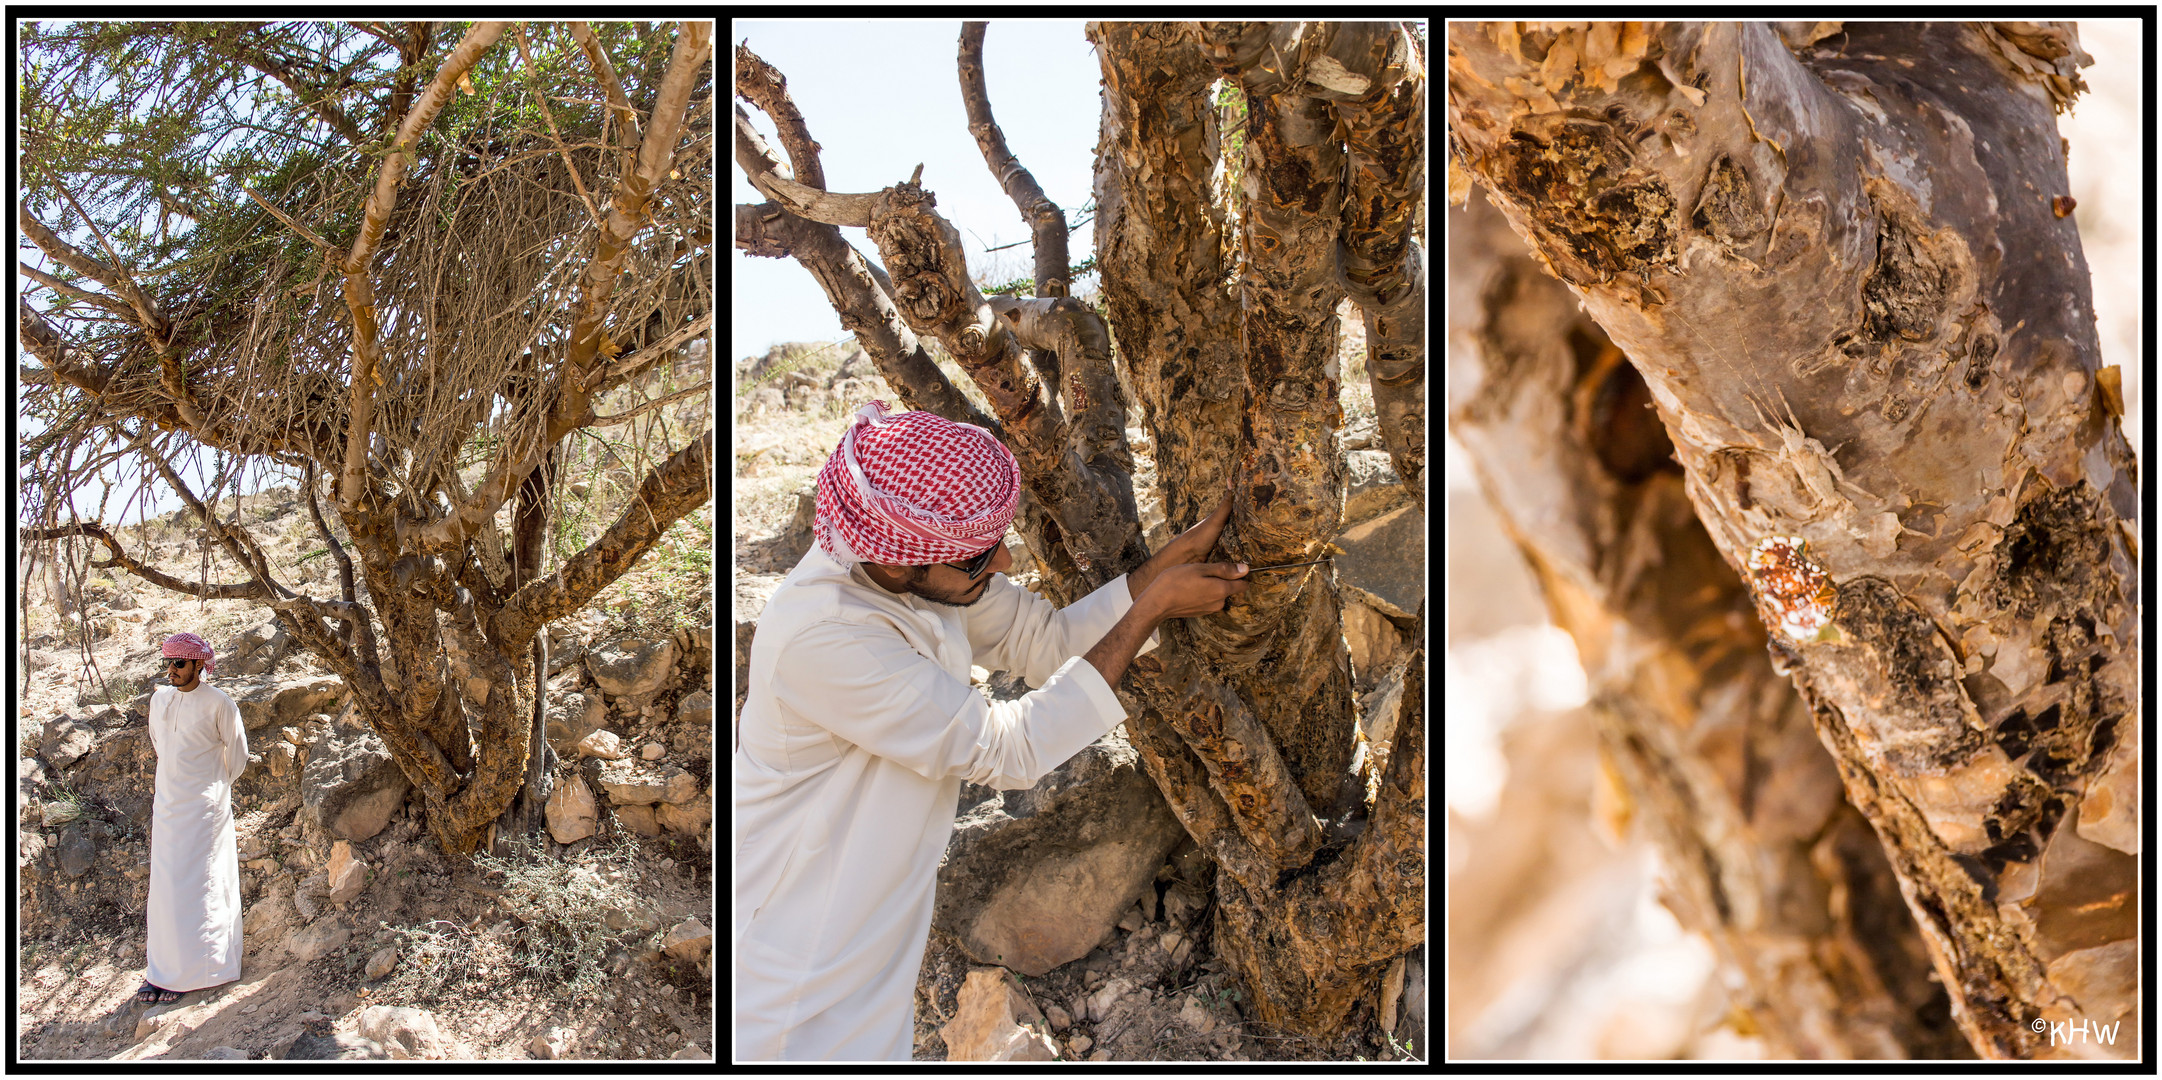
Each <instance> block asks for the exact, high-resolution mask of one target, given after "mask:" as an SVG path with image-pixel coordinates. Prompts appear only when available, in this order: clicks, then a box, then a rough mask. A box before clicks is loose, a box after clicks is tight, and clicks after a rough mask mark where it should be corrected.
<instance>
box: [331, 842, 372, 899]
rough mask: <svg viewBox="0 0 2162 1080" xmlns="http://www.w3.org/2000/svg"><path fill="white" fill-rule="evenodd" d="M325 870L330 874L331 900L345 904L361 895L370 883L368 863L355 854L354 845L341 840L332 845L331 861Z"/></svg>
mask: <svg viewBox="0 0 2162 1080" xmlns="http://www.w3.org/2000/svg"><path fill="white" fill-rule="evenodd" d="M323 869H324V872H325V873H327V874H329V875H330V879H329V880H330V902H331V903H333V904H338V905H341V906H342V905H344V904H347V903H350V902H352V900H353V898H354V897H357V896H359V895H360V890H361V889H362V888H363V887H364V886H365V885H366V884H367V883H368V864H367V863H365V862H363V861H361V860H360V859H358V858H355V857H354V856H353V845H351V844H349V843H347V842H345V841H343V840H340V841H338V842H337V843H335V844H332V845H331V846H330V863H329V865H327V866H325V867H324V868H323Z"/></svg>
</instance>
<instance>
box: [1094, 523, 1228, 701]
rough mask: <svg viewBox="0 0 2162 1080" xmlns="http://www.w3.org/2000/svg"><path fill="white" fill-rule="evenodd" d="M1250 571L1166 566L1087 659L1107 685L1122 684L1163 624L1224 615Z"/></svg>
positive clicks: (1206, 565)
mask: <svg viewBox="0 0 2162 1080" xmlns="http://www.w3.org/2000/svg"><path fill="white" fill-rule="evenodd" d="M1165 550H1169V549H1168V548H1167V549H1165ZM1245 573H1246V564H1245V563H1182V564H1180V565H1178V566H1171V567H1166V568H1165V569H1164V571H1163V573H1161V574H1158V575H1156V579H1155V580H1154V581H1151V582H1149V588H1148V591H1147V592H1145V593H1142V594H1141V595H1140V596H1139V597H1137V598H1136V599H1135V600H1134V606H1133V607H1132V608H1130V609H1128V610H1127V612H1126V615H1125V616H1124V617H1123V618H1121V619H1119V621H1118V624H1117V625H1116V626H1113V627H1112V628H1111V632H1110V633H1108V634H1105V635H1104V636H1103V640H1101V641H1098V642H1097V643H1096V646H1095V648H1092V649H1090V650H1089V651H1088V652H1086V653H1083V654H1082V657H1081V658H1082V659H1083V660H1086V661H1088V662H1089V663H1090V664H1092V665H1094V666H1095V668H1096V670H1097V672H1098V673H1099V674H1101V675H1103V677H1104V681H1105V682H1107V683H1110V684H1111V685H1112V686H1117V685H1118V684H1119V679H1120V678H1122V677H1124V676H1125V674H1126V665H1128V664H1130V663H1133V659H1134V654H1135V653H1138V652H1140V651H1141V646H1142V644H1143V643H1144V642H1146V641H1147V640H1148V637H1149V635H1150V634H1153V633H1155V632H1156V624H1157V623H1160V622H1162V621H1164V620H1165V619H1179V618H1185V617H1186V616H1189V615H1206V614H1209V613H1210V612H1214V611H1222V610H1223V609H1224V603H1225V601H1226V600H1228V599H1229V598H1231V597H1234V596H1237V595H1238V594H1240V593H1242V592H1245V591H1246V582H1244V581H1241V580H1239V579H1240V577H1241V576H1243V575H1244V574H1245Z"/></svg>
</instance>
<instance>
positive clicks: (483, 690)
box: [465, 675, 495, 705]
mask: <svg viewBox="0 0 2162 1080" xmlns="http://www.w3.org/2000/svg"><path fill="white" fill-rule="evenodd" d="M493 689H495V683H494V682H492V681H490V680H488V679H483V678H481V677H480V676H478V675H476V676H474V677H472V678H470V679H467V680H466V681H465V696H466V700H468V701H471V702H472V703H473V704H475V705H486V704H488V692H489V691H491V690H493Z"/></svg>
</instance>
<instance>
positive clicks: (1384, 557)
mask: <svg viewBox="0 0 2162 1080" xmlns="http://www.w3.org/2000/svg"><path fill="white" fill-rule="evenodd" d="M1336 546H1338V547H1340V548H1342V549H1343V550H1344V553H1343V554H1342V555H1338V556H1337V557H1336V560H1335V563H1336V584H1337V588H1338V589H1339V590H1340V591H1342V592H1344V593H1345V594H1347V595H1349V596H1351V597H1352V598H1354V599H1357V600H1359V601H1360V602H1362V603H1365V604H1367V605H1369V606H1371V607H1373V608H1374V609H1375V610H1377V611H1379V612H1381V613H1382V614H1384V615H1387V616H1389V617H1391V618H1396V619H1413V618H1417V617H1418V614H1419V610H1420V608H1421V606H1422V605H1423V604H1424V603H1425V600H1426V514H1425V513H1424V512H1422V511H1421V510H1420V509H1419V508H1418V507H1417V506H1401V507H1398V508H1397V509H1395V510H1391V511H1389V512H1388V513H1386V514H1383V515H1382V516H1380V517H1378V518H1375V519H1374V520H1372V521H1368V522H1364V523H1362V524H1359V525H1355V526H1352V527H1351V528H1350V529H1348V530H1345V532H1344V533H1343V534H1342V535H1340V536H1338V537H1337V538H1336Z"/></svg>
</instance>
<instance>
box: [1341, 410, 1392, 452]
mask: <svg viewBox="0 0 2162 1080" xmlns="http://www.w3.org/2000/svg"><path fill="white" fill-rule="evenodd" d="M1379 432H1380V424H1379V423H1378V422H1377V421H1376V420H1375V418H1374V417H1371V416H1369V417H1365V418H1363V419H1361V420H1358V421H1357V422H1355V423H1353V424H1352V425H1351V426H1350V427H1347V428H1345V429H1344V430H1342V431H1340V432H1338V433H1337V436H1336V437H1337V439H1338V440H1339V441H1340V442H1342V443H1343V445H1344V449H1345V450H1347V451H1349V450H1365V449H1367V448H1369V447H1372V446H1374V445H1376V444H1377V443H1378V442H1379V441H1380V438H1381V436H1380V434H1379Z"/></svg>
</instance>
